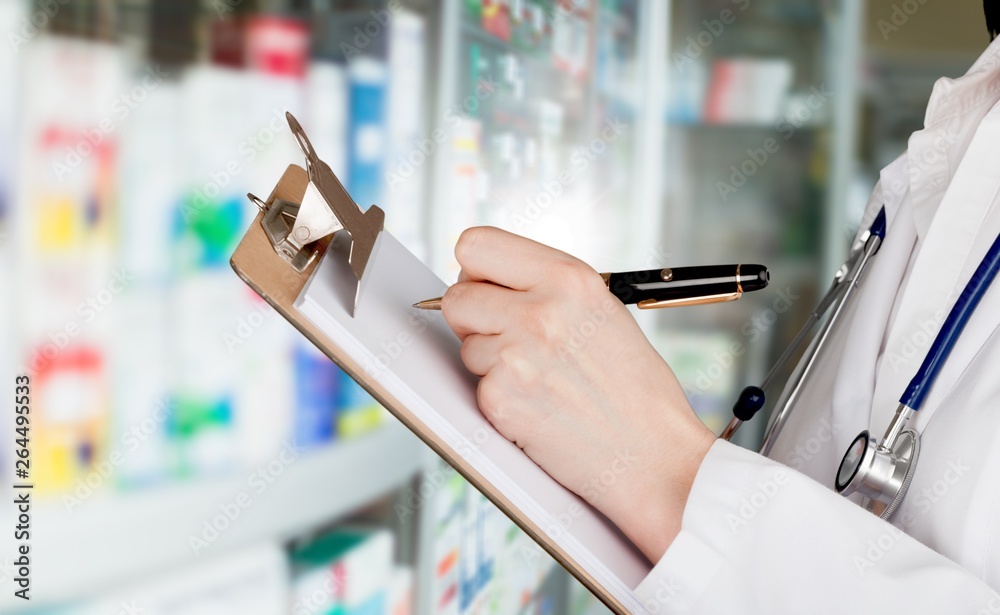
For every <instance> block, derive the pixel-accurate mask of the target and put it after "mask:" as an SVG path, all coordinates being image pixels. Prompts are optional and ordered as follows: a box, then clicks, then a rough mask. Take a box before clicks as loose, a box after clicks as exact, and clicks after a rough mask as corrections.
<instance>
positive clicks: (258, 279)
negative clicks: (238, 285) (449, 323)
mask: <svg viewBox="0 0 1000 615" xmlns="http://www.w3.org/2000/svg"><path fill="white" fill-rule="evenodd" d="M308 181H309V178H308V175H307V174H306V171H305V169H303V168H302V167H300V166H298V165H289V167H288V168H287V169H286V170H285V172H284V174H283V175H282V176H281V179H280V180H278V183H277V185H276V186H275V187H274V190H273V191H272V192H271V195H270V196H269V197H268V198H267V203H268V204H270V203H271V202H273V200H274V199H275V198H279V199H283V200H286V201H291V202H299V200H301V197H302V195H303V194H304V192H305V187H306V184H307V183H308ZM263 217H264V214H263V213H258V214H257V216H256V218H255V219H254V221H253V223H252V224H251V225H250V228H249V229H247V232H246V234H245V235H244V236H243V239H242V240H240V243H239V245H238V246H237V247H236V250H235V251H234V252H233V256H232V258H230V261H229V263H230V265H231V266H232V268H233V271H235V272H236V275H238V276H239V277H240V279H241V280H243V282H245V283H246V285H247V286H249V287H250V288H251V290H253V291H254V292H255V293H257V294H258V295H260V297H261V298H263V299H264V300H265V301H266V302H267V303H268V304H269V305H270V306H271V307H272V308H274V309H275V311H277V312H278V314H280V315H281V317H282V318H284V319H285V320H287V321H288V322H289V323H291V324H292V326H294V327H295V328H296V329H297V330H298V331H299V333H301V334H302V335H303V336H305V337H306V339H308V340H309V342H310V343H312V344H313V345H314V346H316V347H317V348H319V349H320V350H321V351H322V352H323V354H325V355H326V356H327V357H329V359H330V360H331V361H333V362H334V363H335V364H336V365H337V366H338V367H339V368H340V369H342V370H344V371H345V372H346V373H347V374H348V375H349V376H350V377H351V378H352V379H354V380H355V381H356V382H358V384H360V385H361V386H362V388H364V389H365V390H366V391H368V393H369V394H370V395H371V396H372V397H374V398H375V399H376V400H377V401H378V402H379V403H380V404H382V405H383V406H384V407H385V408H386V409H387V410H388V411H389V412H390V413H391V414H392V415H393V416H395V417H396V418H397V419H398V420H399V421H400V422H401V423H403V424H404V425H405V426H406V427H407V429H409V430H410V431H411V432H413V433H414V434H416V436H417V437H418V438H420V440H422V441H423V442H424V444H426V445H427V446H429V447H430V448H431V449H432V450H433V451H434V452H435V453H437V455H438V456H439V457H441V458H442V459H444V460H445V461H446V462H447V463H448V464H449V465H450V466H452V467H453V468H455V470H457V471H458V472H459V474H461V475H462V477H464V478H465V479H466V480H467V481H468V482H469V483H470V484H472V486H473V487H475V488H476V490H478V491H479V492H480V493H482V494H483V495H484V496H485V497H486V498H487V499H489V500H490V502H492V503H493V504H494V505H495V506H496V507H497V508H499V509H500V510H501V511H502V512H503V513H504V514H505V515H506V516H507V517H508V518H509V519H510V520H511V521H513V522H514V523H515V524H516V525H517V526H518V527H519V528H521V530H523V531H524V532H525V533H526V534H527V535H528V536H529V537H531V539H532V540H534V541H535V542H536V543H537V544H538V545H540V546H541V547H542V549H544V550H545V551H546V552H547V553H548V554H549V555H550V556H552V558H553V559H555V560H556V561H557V562H558V563H559V564H560V565H561V566H562V567H563V568H565V569H566V570H567V571H568V572H569V573H570V574H572V575H573V576H574V577H576V579H577V580H578V581H580V583H582V584H583V585H584V586H585V587H586V588H587V589H588V590H590V591H591V592H592V593H593V594H594V595H595V596H597V598H598V599H599V600H600V601H601V602H603V603H604V604H605V605H606V606H607V607H608V608H610V609H611V610H612V611H614V612H615V613H618V614H619V615H628V611H626V610H625V607H624V606H623V605H622V604H621V603H620V602H619V601H618V600H617V599H616V598H615V597H614V596H611V595H609V594H608V593H607V592H606V591H604V590H603V589H602V588H601V587H600V586H599V585H598V584H597V582H596V580H595V579H594V578H593V577H592V576H591V575H590V573H588V572H587V571H586V570H584V569H582V568H581V567H580V566H578V565H577V564H576V563H575V562H574V561H573V560H572V559H571V558H570V557H569V555H568V554H567V553H566V552H565V551H563V549H562V547H560V546H559V545H558V544H556V543H555V542H554V541H552V540H551V539H550V538H549V537H548V535H547V534H546V533H545V532H544V531H542V529H541V528H539V527H537V526H536V525H535V524H534V523H533V522H531V521H530V520H528V519H527V518H526V517H524V515H523V513H521V511H520V510H518V509H517V507H515V506H514V505H513V504H512V503H511V502H510V501H509V500H508V499H507V498H506V497H505V496H504V495H503V494H502V493H500V492H499V491H496V490H494V489H493V487H492V486H490V485H489V484H488V483H487V482H486V480H485V479H484V478H483V477H482V476H481V475H480V474H479V473H478V472H477V471H476V470H475V469H474V468H473V467H472V466H471V465H469V464H468V463H467V462H466V460H465V458H464V457H462V456H461V455H460V454H459V453H458V452H456V451H455V450H453V449H451V448H450V447H448V446H447V445H446V444H445V443H444V442H443V441H442V440H440V439H439V438H438V437H437V436H436V435H435V434H434V433H433V432H431V431H430V430H429V429H428V428H427V426H426V425H424V424H423V423H422V422H420V420H419V419H417V418H416V417H415V416H414V415H413V414H412V413H411V412H410V411H409V410H407V409H406V408H405V407H404V406H403V405H402V404H401V403H399V401H398V400H396V399H395V398H394V397H393V396H392V395H390V394H389V393H388V392H387V391H386V390H384V389H383V388H382V387H381V386H380V385H379V383H377V382H375V381H373V380H369V379H367V377H366V372H365V371H364V369H363V368H362V367H361V366H360V365H358V364H357V363H355V362H354V361H353V360H351V358H350V357H348V356H347V355H346V354H343V353H341V351H340V349H339V348H338V347H337V346H336V345H334V344H333V342H331V341H330V340H329V339H328V338H327V337H326V336H325V335H323V333H322V332H321V331H320V330H319V329H318V328H317V327H315V325H313V324H312V322H310V321H309V319H308V318H306V317H305V316H303V315H302V314H300V313H299V312H298V310H296V309H295V307H294V303H295V300H296V298H297V297H298V296H299V294H300V292H301V290H302V288H303V287H304V286H305V284H306V282H307V281H308V280H309V278H310V276H312V273H313V271H315V269H316V266H317V264H318V263H319V261H320V260H321V258H322V255H323V253H325V251H326V249H327V248H328V247H329V243H330V240H329V238H327V239H324V240H322V242H321V244H320V253H319V254H318V255H317V258H316V259H315V260H314V261H313V262H312V263H311V264H310V265H309V266H308V267H307V268H306V269H305V270H304V271H303V272H302V273H296V272H295V271H294V270H293V269H291V267H290V266H289V265H288V264H287V263H286V262H285V261H284V260H282V259H281V257H279V256H278V255H277V253H276V252H275V251H274V249H273V248H272V246H271V243H270V241H269V240H268V239H267V236H266V235H265V233H264V229H263V227H262V226H261V220H262V219H263ZM363 374H365V376H362V375H363Z"/></svg>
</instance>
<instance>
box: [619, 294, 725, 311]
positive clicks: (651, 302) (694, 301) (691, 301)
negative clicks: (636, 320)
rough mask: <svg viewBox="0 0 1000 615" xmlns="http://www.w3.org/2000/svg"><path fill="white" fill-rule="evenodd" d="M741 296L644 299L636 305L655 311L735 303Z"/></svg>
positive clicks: (722, 295)
mask: <svg viewBox="0 0 1000 615" xmlns="http://www.w3.org/2000/svg"><path fill="white" fill-rule="evenodd" d="M742 296H743V292H742V291H736V292H732V293H720V294H718V295H705V296H704V297H687V298H684V299H661V300H659V301H658V300H656V299H644V300H643V301H640V302H639V303H637V304H636V307H638V308H639V309H640V310H655V309H658V308H670V307H682V306H685V305H704V304H706V303H722V302H723V301H736V300H737V299H739V298H740V297H742Z"/></svg>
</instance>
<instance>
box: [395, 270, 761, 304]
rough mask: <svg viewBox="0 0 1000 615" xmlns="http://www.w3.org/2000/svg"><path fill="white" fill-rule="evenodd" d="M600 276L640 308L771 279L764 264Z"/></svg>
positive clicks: (738, 292) (715, 297)
mask: <svg viewBox="0 0 1000 615" xmlns="http://www.w3.org/2000/svg"><path fill="white" fill-rule="evenodd" d="M600 276H601V278H602V279H603V280H604V284H605V285H606V286H607V287H608V290H610V291H611V294H613V295H614V296H615V297H617V298H618V299H619V300H620V301H621V302H622V303H624V304H625V305H633V304H634V305H636V306H638V307H639V309H641V310H649V309H654V308H664V307H679V306H682V305H702V304H705V303H718V302H720V301H735V300H736V299H739V298H740V297H741V296H742V295H743V293H745V292H750V291H754V290H760V289H762V288H764V287H766V286H767V283H768V281H769V280H770V279H771V278H770V275H769V274H768V272H767V267H765V266H763V265H702V266H698V267H667V268H664V269H646V270H645V271H628V272H624V273H602V274H600ZM413 307H415V308H420V309H422V310H440V309H441V297H437V298H436V299H427V300H425V301H418V302H417V303H414V304H413Z"/></svg>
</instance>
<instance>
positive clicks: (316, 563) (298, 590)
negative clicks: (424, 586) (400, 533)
mask: <svg viewBox="0 0 1000 615" xmlns="http://www.w3.org/2000/svg"><path fill="white" fill-rule="evenodd" d="M394 550H395V538H394V536H393V534H392V532H390V531H389V530H386V529H378V528H369V527H354V526H345V527H340V528H336V529H333V530H331V531H329V532H328V533H325V534H323V535H321V536H319V537H317V538H315V539H313V540H311V541H310V542H309V543H307V544H305V545H303V546H301V547H299V548H298V549H296V550H295V551H293V552H292V555H291V562H292V600H293V605H292V612H295V613H299V612H308V613H321V614H324V615H386V614H392V615H395V614H396V613H408V612H409V611H410V608H409V601H410V598H411V596H412V574H411V573H410V572H409V571H408V570H405V569H399V568H397V567H396V565H395V564H394V563H393V552H394Z"/></svg>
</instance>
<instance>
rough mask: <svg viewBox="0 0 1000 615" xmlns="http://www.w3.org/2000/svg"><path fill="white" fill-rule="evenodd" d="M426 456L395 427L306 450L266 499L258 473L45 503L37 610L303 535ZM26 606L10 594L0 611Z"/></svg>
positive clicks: (35, 549)
mask: <svg viewBox="0 0 1000 615" xmlns="http://www.w3.org/2000/svg"><path fill="white" fill-rule="evenodd" d="M423 452H424V446H423V444H422V443H421V442H420V440H419V439H417V437H416V436H414V435H413V434H411V433H410V432H409V430H407V429H406V428H405V427H404V426H403V425H402V424H400V423H398V422H396V421H392V422H390V423H389V424H387V425H385V426H384V427H382V428H380V429H378V430H377V431H375V432H373V433H371V434H368V435H366V436H364V437H360V438H358V439H357V440H350V441H346V442H343V443H339V444H334V445H332V446H330V447H329V448H328V449H325V450H317V451H309V452H306V453H303V456H302V457H300V458H299V459H297V460H296V461H294V462H292V463H290V464H288V465H287V466H285V467H284V470H283V472H282V473H281V475H280V480H275V481H274V482H273V483H271V484H269V485H268V486H267V488H266V489H264V490H263V491H261V492H260V493H259V494H258V493H257V490H256V489H254V488H252V487H251V486H248V482H247V480H248V477H249V476H251V474H253V473H254V472H255V471H256V470H252V469H251V470H246V472H245V474H244V473H243V472H241V474H240V477H238V478H229V479H218V480H204V481H195V482H191V483H188V484H175V485H170V486H168V487H163V488H160V489H155V490H149V491H142V492H131V493H127V494H118V493H116V494H111V493H109V494H107V495H106V496H105V495H103V494H99V495H98V496H95V497H94V498H93V499H92V500H90V501H87V502H85V503H84V504H82V505H81V506H80V507H79V508H78V509H76V510H74V511H73V512H69V511H67V510H66V508H65V507H64V506H63V505H62V502H61V500H58V501H47V502H45V503H43V504H39V505H37V508H36V509H35V511H34V515H33V517H32V519H31V525H32V528H31V529H32V532H31V538H32V540H31V557H32V559H31V563H32V568H31V574H32V587H31V590H32V591H31V596H32V599H31V603H30V607H31V608H36V607H38V606H40V605H51V604H59V603H67V602H70V601H74V600H78V599H81V598H85V597H94V596H100V595H102V594H103V593H105V592H108V591H112V590H114V589H116V588H119V587H121V586H123V585H125V586H127V585H128V584H130V583H133V582H142V581H144V580H145V581H148V580H149V579H151V578H154V577H155V576H156V575H158V574H162V573H166V572H169V571H171V570H172V569H177V568H180V567H182V566H184V565H185V564H190V563H193V562H196V561H204V560H207V559H210V558H212V557H214V556H217V555H219V554H222V553H224V552H228V551H231V550H232V549H235V548H238V547H242V546H247V545H251V544H255V543H258V542H261V541H266V540H287V539H290V538H292V537H294V536H297V535H301V534H302V533H304V532H306V531H308V530H309V529H310V528H316V527H318V526H321V525H324V524H326V523H329V522H331V521H335V520H336V519H338V518H341V517H343V516H345V515H347V514H350V513H352V512H354V511H355V510H358V509H359V508H361V507H363V506H364V505H365V504H368V503H369V502H372V501H373V500H375V499H377V498H379V497H380V496H383V495H386V494H388V493H390V492H391V491H393V490H394V489H396V488H399V487H402V486H403V485H404V484H406V483H407V482H408V481H409V480H411V479H412V478H414V477H415V476H416V475H417V473H418V472H419V471H420V470H422V469H423V467H424V463H425V460H426V459H427V457H426V456H425V455H423ZM109 491H110V490H109ZM241 492H243V493H246V494H248V495H249V497H250V504H249V505H248V506H246V507H245V508H243V509H242V510H241V511H240V513H239V516H238V517H236V519H235V521H232V522H231V523H230V525H229V527H228V528H226V529H225V530H224V531H222V532H220V533H219V536H218V538H217V539H216V540H215V541H214V542H212V543H210V544H209V545H208V546H207V547H203V548H202V549H201V551H200V553H199V554H197V555H196V554H195V553H194V550H193V549H192V546H191V545H190V540H191V538H192V537H198V538H202V532H203V529H204V524H205V522H206V521H209V520H211V519H212V518H213V517H215V516H217V515H221V514H222V510H221V508H220V506H221V505H224V504H230V503H235V501H236V497H237V495H239V494H240V493H241ZM23 603H24V601H23V600H20V599H16V598H14V597H13V592H5V593H4V596H3V597H2V598H0V612H10V611H13V610H15V609H18V608H21V609H24V608H26V607H25V606H24V604H23Z"/></svg>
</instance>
